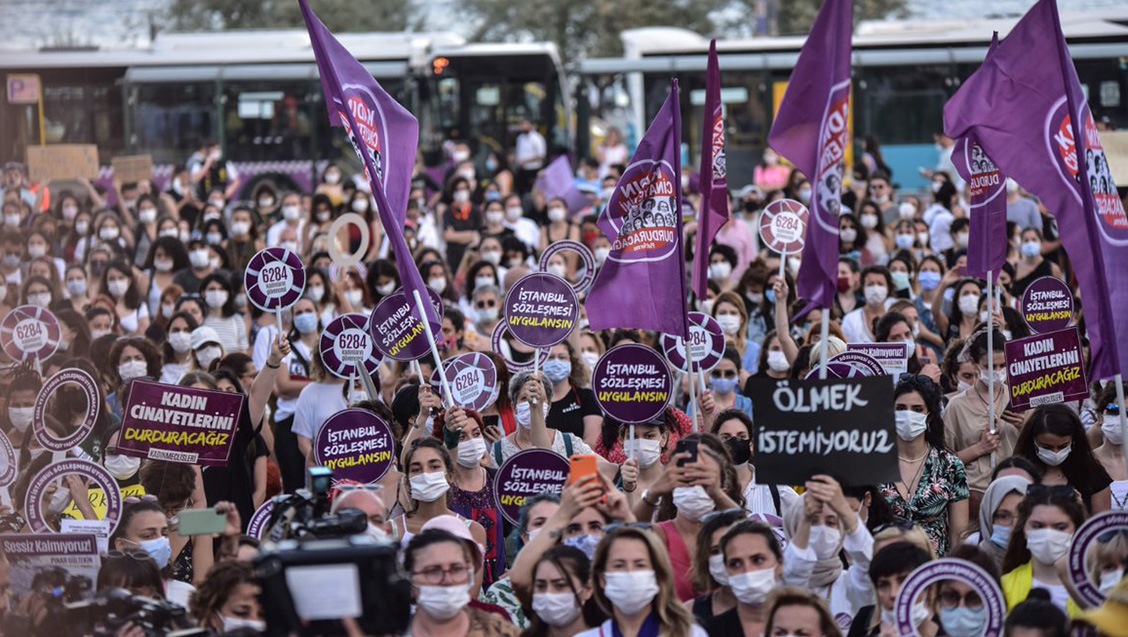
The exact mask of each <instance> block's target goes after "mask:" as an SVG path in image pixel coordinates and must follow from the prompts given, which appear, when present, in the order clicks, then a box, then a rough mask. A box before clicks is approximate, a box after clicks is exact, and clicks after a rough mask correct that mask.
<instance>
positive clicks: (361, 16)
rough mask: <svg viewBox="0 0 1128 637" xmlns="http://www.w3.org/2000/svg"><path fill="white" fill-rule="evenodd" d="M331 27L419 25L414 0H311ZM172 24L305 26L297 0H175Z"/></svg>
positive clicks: (196, 27)
mask: <svg viewBox="0 0 1128 637" xmlns="http://www.w3.org/2000/svg"><path fill="white" fill-rule="evenodd" d="M309 5H310V8H311V9H313V11H314V12H315V13H316V14H317V17H318V18H320V19H321V21H322V22H324V23H325V26H327V27H329V30H330V31H334V32H346V31H354V32H355V31H390V32H394V31H407V30H409V29H412V28H416V29H417V28H419V23H420V20H419V18H418V16H417V15H416V14H417V9H418V7H417V4H416V2H415V0H309ZM169 17H170V20H169V21H170V26H171V27H172V28H174V29H176V30H178V31H217V30H224V29H279V28H298V27H301V26H303V24H304V23H303V22H302V13H301V9H300V8H299V7H298V3H297V0H174V2H173V3H172V6H171V7H170V8H169Z"/></svg>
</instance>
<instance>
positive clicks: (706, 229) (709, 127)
mask: <svg viewBox="0 0 1128 637" xmlns="http://www.w3.org/2000/svg"><path fill="white" fill-rule="evenodd" d="M703 117H704V120H705V121H704V126H703V127H702V128H703V132H702V134H701V170H700V174H701V210H699V211H698V212H697V246H696V249H695V250H694V251H693V281H692V286H693V291H694V292H696V293H697V297H698V298H702V299H703V298H705V294H706V290H707V289H708V281H709V246H711V245H712V244H713V238H714V237H716V236H717V231H719V230H720V229H721V226H723V225H725V223H726V222H727V221H728V220H729V208H728V171H727V170H726V169H725V118H724V114H723V112H722V110H721V70H720V68H719V66H718V64H717V41H716V40H713V41H712V42H710V43H709V69H708V72H707V76H706V79H705V110H704V112H703Z"/></svg>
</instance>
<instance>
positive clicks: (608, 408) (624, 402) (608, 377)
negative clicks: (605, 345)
mask: <svg viewBox="0 0 1128 637" xmlns="http://www.w3.org/2000/svg"><path fill="white" fill-rule="evenodd" d="M591 386H592V390H593V391H595V402H597V403H599V407H600V409H602V410H603V413H605V414H607V415H608V416H610V417H611V418H614V419H615V420H618V421H619V422H622V423H627V424H631V423H634V424H639V423H644V422H649V421H651V420H654V419H655V418H657V417H658V416H661V415H662V412H663V411H665V410H666V405H667V404H669V402H670V398H671V397H672V395H673V390H674V381H673V378H671V376H670V368H669V367H667V366H666V361H665V360H664V359H663V358H662V356H661V355H660V354H659V353H658V352H656V351H654V350H652V349H650V348H649V347H645V346H643V345H637V344H635V343H624V344H622V345H616V346H615V347H612V348H611V349H609V350H607V352H606V353H604V354H603V356H601V357H599V361H598V362H597V363H596V364H595V369H594V370H592V373H591Z"/></svg>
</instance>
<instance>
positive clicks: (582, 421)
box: [543, 341, 603, 447]
mask: <svg viewBox="0 0 1128 637" xmlns="http://www.w3.org/2000/svg"><path fill="white" fill-rule="evenodd" d="M543 370H544V376H545V378H547V379H548V382H550V383H552V408H551V409H549V411H548V418H547V420H546V423H547V425H548V427H549V428H550V429H555V430H557V431H563V432H567V433H570V434H572V435H573V436H576V437H577V438H582V439H583V441H584V442H585V443H587V445H588V446H589V447H590V446H594V445H595V443H596V442H598V440H599V431H600V429H601V428H602V427H603V412H602V411H601V410H600V409H599V404H598V403H596V402H595V392H593V391H592V390H591V388H590V387H589V386H587V382H586V380H585V379H587V378H590V376H591V372H590V371H588V370H587V369H586V368H585V367H584V364H583V362H582V361H581V360H580V358H579V357H578V356H576V350H575V349H574V347H573V345H572V343H571V342H569V341H564V342H563V343H560V344H558V345H554V346H553V347H552V348H551V349H550V350H549V351H548V360H546V361H545V362H544V364H543Z"/></svg>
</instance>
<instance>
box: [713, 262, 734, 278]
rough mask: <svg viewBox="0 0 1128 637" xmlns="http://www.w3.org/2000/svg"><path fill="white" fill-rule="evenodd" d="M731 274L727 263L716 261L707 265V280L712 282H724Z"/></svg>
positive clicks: (730, 267)
mask: <svg viewBox="0 0 1128 637" xmlns="http://www.w3.org/2000/svg"><path fill="white" fill-rule="evenodd" d="M731 274H732V266H731V265H729V262H728V261H718V262H716V263H710V264H709V278H710V279H713V280H714V281H724V280H727V279H728V278H729V276H730V275H731Z"/></svg>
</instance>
